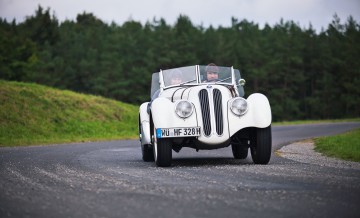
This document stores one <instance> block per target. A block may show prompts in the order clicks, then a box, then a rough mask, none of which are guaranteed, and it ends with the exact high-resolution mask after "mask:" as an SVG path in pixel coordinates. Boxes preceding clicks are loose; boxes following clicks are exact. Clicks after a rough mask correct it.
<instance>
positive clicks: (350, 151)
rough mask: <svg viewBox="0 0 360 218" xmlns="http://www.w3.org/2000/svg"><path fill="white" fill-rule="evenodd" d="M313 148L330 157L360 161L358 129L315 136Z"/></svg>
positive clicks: (359, 132) (359, 131) (359, 133)
mask: <svg viewBox="0 0 360 218" xmlns="http://www.w3.org/2000/svg"><path fill="white" fill-rule="evenodd" d="M315 150H316V151H318V152H321V153H323V154H325V155H327V156H330V157H336V158H340V159H344V160H350V161H357V162H360V129H356V130H353V131H350V132H347V133H344V134H340V135H335V136H328V137H322V138H317V139H315Z"/></svg>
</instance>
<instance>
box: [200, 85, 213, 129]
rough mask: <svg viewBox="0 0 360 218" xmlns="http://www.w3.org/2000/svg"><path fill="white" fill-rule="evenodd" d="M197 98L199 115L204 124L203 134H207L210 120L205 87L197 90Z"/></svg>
mask: <svg viewBox="0 0 360 218" xmlns="http://www.w3.org/2000/svg"><path fill="white" fill-rule="evenodd" d="M199 100H200V105H201V115H202V120H203V125H204V134H205V135H206V136H209V135H210V134H211V122H210V119H211V118H210V108H209V96H208V92H207V91H206V89H202V90H200V92H199Z"/></svg>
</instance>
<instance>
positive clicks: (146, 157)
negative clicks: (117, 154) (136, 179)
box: [141, 145, 154, 162]
mask: <svg viewBox="0 0 360 218" xmlns="http://www.w3.org/2000/svg"><path fill="white" fill-rule="evenodd" d="M141 153H142V159H143V161H145V162H152V161H154V153H153V146H152V145H141Z"/></svg>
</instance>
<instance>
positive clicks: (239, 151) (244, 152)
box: [231, 144, 249, 159]
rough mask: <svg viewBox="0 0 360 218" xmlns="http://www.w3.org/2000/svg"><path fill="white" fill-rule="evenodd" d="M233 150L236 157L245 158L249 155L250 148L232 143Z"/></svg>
mask: <svg viewBox="0 0 360 218" xmlns="http://www.w3.org/2000/svg"><path fill="white" fill-rule="evenodd" d="M231 150H232V153H233V155H234V158H235V159H245V158H247V156H248V150H249V149H248V148H247V147H243V146H240V145H233V144H232V145H231Z"/></svg>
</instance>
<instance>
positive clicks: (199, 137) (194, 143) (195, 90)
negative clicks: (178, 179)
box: [139, 65, 271, 167]
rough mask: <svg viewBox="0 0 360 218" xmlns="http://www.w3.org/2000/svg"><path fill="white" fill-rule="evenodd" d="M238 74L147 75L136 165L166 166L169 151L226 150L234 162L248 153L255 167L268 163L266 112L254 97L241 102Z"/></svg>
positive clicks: (216, 69) (184, 70)
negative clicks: (139, 157)
mask: <svg viewBox="0 0 360 218" xmlns="http://www.w3.org/2000/svg"><path fill="white" fill-rule="evenodd" d="M244 84H245V80H244V79H241V77H240V71H239V70H237V69H234V68H233V67H220V66H215V65H208V66H201V65H196V66H187V67H180V68H174V69H168V70H160V72H158V73H154V74H153V75H152V86H151V96H152V100H151V101H150V102H145V103H143V104H141V106H140V110H139V137H140V142H141V151H142V159H143V160H144V161H155V163H156V165H157V166H161V167H168V166H171V161H172V150H174V151H176V152H179V151H180V149H181V148H183V147H190V148H194V149H196V150H197V151H198V150H202V149H206V150H209V149H218V148H223V147H227V146H230V145H231V148H232V153H233V156H234V158H236V159H244V158H246V157H247V155H248V149H249V148H250V151H251V156H252V159H253V161H254V163H255V164H267V163H268V162H269V161H270V157H271V108H270V104H269V101H268V99H267V97H266V96H265V95H263V94H260V93H254V94H251V95H250V96H249V97H248V98H247V99H245V98H244V89H243V86H244Z"/></svg>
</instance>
